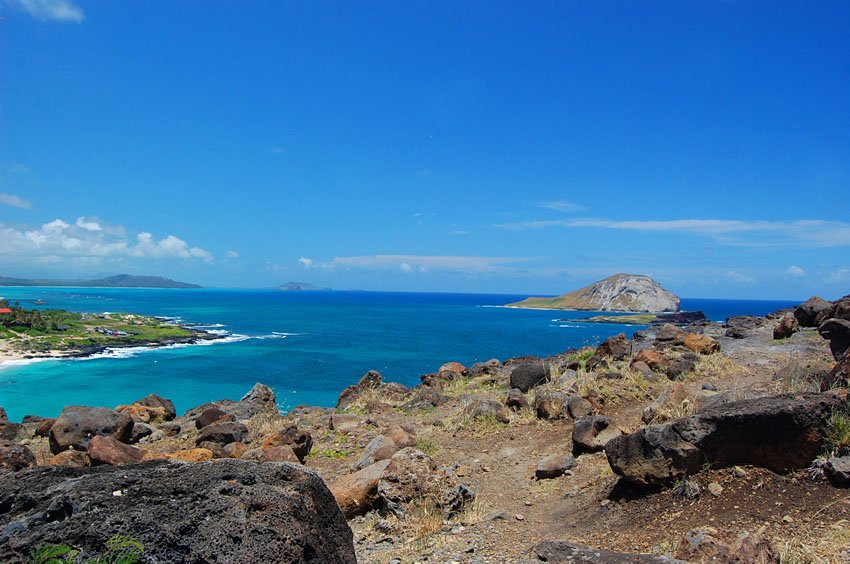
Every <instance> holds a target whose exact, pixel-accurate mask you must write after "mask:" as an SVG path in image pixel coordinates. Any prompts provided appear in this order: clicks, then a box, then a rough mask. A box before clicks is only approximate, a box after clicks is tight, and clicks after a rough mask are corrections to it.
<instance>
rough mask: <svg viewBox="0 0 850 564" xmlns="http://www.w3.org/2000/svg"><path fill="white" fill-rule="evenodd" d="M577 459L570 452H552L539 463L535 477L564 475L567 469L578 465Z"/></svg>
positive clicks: (550, 477)
mask: <svg viewBox="0 0 850 564" xmlns="http://www.w3.org/2000/svg"><path fill="white" fill-rule="evenodd" d="M576 464H577V462H576V459H575V458H574V457H572V456H570V455H568V454H552V455H549V456H547V457H545V458H544V459H543V460H541V461H540V462H539V463H538V464H537V469H536V470H535V471H534V477H535V478H536V479H538V480H549V479H552V478H557V477H559V476H563V475H564V473H566V471H567V470H571V469H573V468H575V467H576Z"/></svg>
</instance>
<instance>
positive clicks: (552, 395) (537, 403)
mask: <svg viewBox="0 0 850 564" xmlns="http://www.w3.org/2000/svg"><path fill="white" fill-rule="evenodd" d="M567 399H568V398H567V394H565V393H564V392H555V391H551V390H547V391H542V392H539V393H537V394H536V395H535V396H534V412H535V413H536V414H537V418H538V419H563V418H564V416H565V415H566V413H567V410H566V407H567Z"/></svg>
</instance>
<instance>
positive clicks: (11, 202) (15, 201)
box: [0, 192, 32, 209]
mask: <svg viewBox="0 0 850 564" xmlns="http://www.w3.org/2000/svg"><path fill="white" fill-rule="evenodd" d="M0 204H2V205H4V206H12V207H13V208H24V209H28V208H30V207H32V202H30V201H29V200H24V199H23V198H21V197H20V196H16V195H14V194H5V193H2V192H0Z"/></svg>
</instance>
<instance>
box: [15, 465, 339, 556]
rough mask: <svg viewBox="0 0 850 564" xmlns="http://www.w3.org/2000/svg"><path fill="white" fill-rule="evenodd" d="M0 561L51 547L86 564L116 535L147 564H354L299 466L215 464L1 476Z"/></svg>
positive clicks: (328, 507) (314, 480)
mask: <svg viewBox="0 0 850 564" xmlns="http://www.w3.org/2000/svg"><path fill="white" fill-rule="evenodd" d="M0 492H2V493H0V506H2V507H3V508H4V511H3V512H2V513H0V531H2V533H0V561H3V562H10V561H21V560H25V559H26V558H27V557H28V556H29V555H31V554H32V553H33V552H34V551H35V550H36V549H38V548H40V547H42V546H44V545H45V544H59V543H62V544H67V545H70V546H73V547H76V548H78V549H80V550H81V551H82V554H81V557H82V558H83V559H87V558H90V557H92V556H93V555H95V554H99V553H100V551H101V550H102V549H103V546H104V543H105V542H106V541H107V540H108V539H110V538H111V537H112V536H113V535H116V534H120V535H126V536H129V537H132V538H134V539H136V540H137V541H139V542H140V543H141V544H142V545H143V546H144V554H143V557H144V561H146V562H314V563H319V562H341V563H349V562H350V563H354V562H355V555H354V545H353V542H352V533H351V529H349V527H348V525H347V523H346V521H345V518H344V517H343V515H342V512H341V511H340V510H339V508H338V507H337V504H336V502H335V501H334V498H333V496H332V495H331V493H330V491H329V490H328V489H327V487H326V486H325V484H324V482H323V481H322V480H321V478H319V476H318V475H317V474H316V473H314V472H312V471H310V470H306V469H304V468H302V467H300V466H297V465H292V464H284V463H277V464H275V463H269V464H257V463H254V462H246V461H240V460H215V461H211V462H203V463H198V464H183V463H176V462H167V461H153V462H145V463H142V464H139V465H136V466H133V471H132V472H128V471H127V470H126V467H124V468H121V467H113V466H100V467H97V468H90V469H79V468H66V467H60V466H51V467H37V468H29V469H26V470H21V471H20V472H16V473H11V472H8V473H3V474H0Z"/></svg>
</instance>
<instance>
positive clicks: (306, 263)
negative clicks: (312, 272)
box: [298, 257, 313, 269]
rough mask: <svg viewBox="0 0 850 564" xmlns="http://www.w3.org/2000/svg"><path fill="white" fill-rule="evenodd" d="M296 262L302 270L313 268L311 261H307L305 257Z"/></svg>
mask: <svg viewBox="0 0 850 564" xmlns="http://www.w3.org/2000/svg"><path fill="white" fill-rule="evenodd" d="M298 262H300V263H301V266H303V267H304V268H307V269H310V268H313V259H309V258H307V257H301V258H300V259H298Z"/></svg>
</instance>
